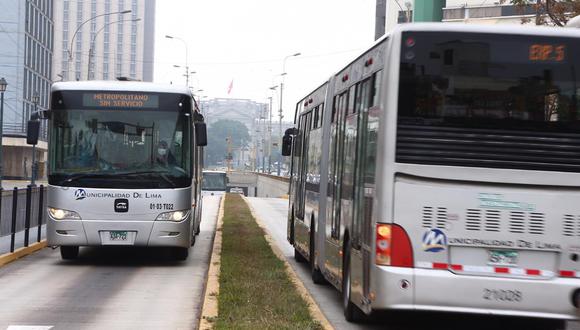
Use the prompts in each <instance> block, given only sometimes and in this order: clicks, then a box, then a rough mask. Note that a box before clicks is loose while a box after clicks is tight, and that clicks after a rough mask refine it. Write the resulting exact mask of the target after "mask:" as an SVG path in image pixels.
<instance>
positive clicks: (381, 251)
mask: <svg viewBox="0 0 580 330" xmlns="http://www.w3.org/2000/svg"><path fill="white" fill-rule="evenodd" d="M376 233H377V236H376V248H375V251H376V253H375V255H376V257H375V262H376V264H377V265H383V266H396V267H413V248H412V247H411V240H410V239H409V236H408V235H407V233H406V232H405V230H404V229H403V228H402V227H401V226H399V225H391V224H382V223H379V224H377V231H376Z"/></svg>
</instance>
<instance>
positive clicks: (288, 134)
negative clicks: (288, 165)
mask: <svg viewBox="0 0 580 330" xmlns="http://www.w3.org/2000/svg"><path fill="white" fill-rule="evenodd" d="M296 134H298V130H297V129H296V128H294V127H292V128H289V129H287V130H286V131H285V132H284V136H283V137H282V156H290V155H292V136H293V135H296Z"/></svg>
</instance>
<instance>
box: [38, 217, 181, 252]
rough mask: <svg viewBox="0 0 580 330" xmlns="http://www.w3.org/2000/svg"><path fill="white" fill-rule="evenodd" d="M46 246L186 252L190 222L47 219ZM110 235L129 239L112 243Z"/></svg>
mask: <svg viewBox="0 0 580 330" xmlns="http://www.w3.org/2000/svg"><path fill="white" fill-rule="evenodd" d="M47 226H48V227H47V241H48V244H49V245H55V246H56V245H59V246H60V245H72V246H103V245H134V246H175V247H185V248H188V247H189V246H190V245H191V244H190V242H191V236H192V235H191V226H190V222H189V220H187V219H186V220H184V221H181V222H169V221H113V220H110V221H107V220H98V221H97V220H81V221H79V220H72V221H66V220H65V221H62V220H60V221H56V220H54V219H51V218H50V217H49V219H48V223H47ZM109 232H121V233H124V232H127V233H128V239H127V240H124V241H118V242H117V241H111V240H110V239H109V236H108V235H109Z"/></svg>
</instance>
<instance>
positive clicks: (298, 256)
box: [294, 248, 306, 264]
mask: <svg viewBox="0 0 580 330" xmlns="http://www.w3.org/2000/svg"><path fill="white" fill-rule="evenodd" d="M294 260H296V262H297V263H300V264H301V263H303V262H306V258H304V256H303V255H302V254H301V253H300V252H298V250H297V249H296V248H294Z"/></svg>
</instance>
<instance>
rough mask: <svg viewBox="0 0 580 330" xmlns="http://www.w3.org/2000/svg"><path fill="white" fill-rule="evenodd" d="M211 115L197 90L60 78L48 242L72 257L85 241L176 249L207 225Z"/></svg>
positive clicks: (53, 114) (181, 254)
mask: <svg viewBox="0 0 580 330" xmlns="http://www.w3.org/2000/svg"><path fill="white" fill-rule="evenodd" d="M195 120H197V121H199V120H203V118H202V117H201V115H200V114H199V113H197V111H196V109H194V103H193V99H192V97H191V94H190V93H189V92H188V91H187V90H185V89H180V88H173V87H169V88H168V87H166V86H162V85H154V84H147V83H117V82H105V83H98V82H97V83H95V82H69V83H57V84H54V85H53V89H52V98H51V109H50V122H49V127H50V130H49V164H50V165H49V173H48V181H49V194H48V203H49V204H48V205H49V210H48V213H49V220H48V241H49V244H51V245H59V246H61V252H62V256H63V258H65V259H72V258H75V257H76V255H77V254H78V247H79V246H101V245H139V246H168V247H173V249H174V254H175V256H176V258H178V259H185V258H187V254H188V249H189V247H190V246H191V245H193V243H194V241H195V233H197V232H198V231H199V221H200V216H201V213H200V212H201V191H200V187H199V186H196V185H194V183H193V182H195V178H196V177H198V176H199V177H200V176H201V167H202V163H201V162H202V159H201V152H202V150H201V147H198V146H197V145H196V140H195V133H196V132H195V125H194V121H195Z"/></svg>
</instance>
